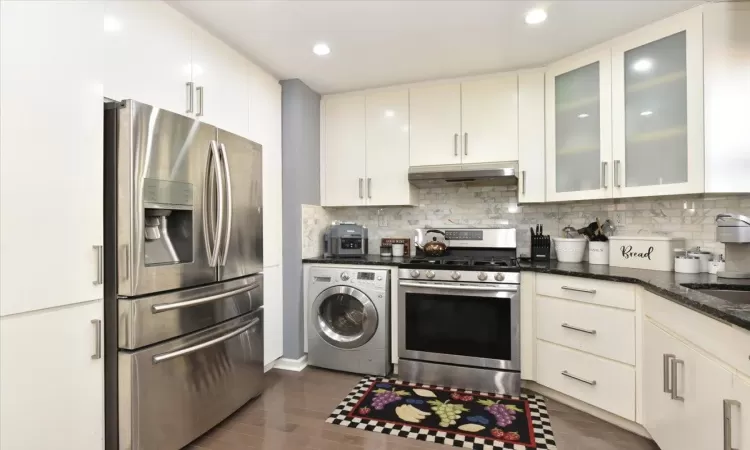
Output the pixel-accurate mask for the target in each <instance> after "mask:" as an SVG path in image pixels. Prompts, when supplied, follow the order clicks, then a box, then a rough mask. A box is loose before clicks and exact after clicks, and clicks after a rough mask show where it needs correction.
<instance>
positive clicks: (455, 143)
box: [453, 133, 458, 156]
mask: <svg viewBox="0 0 750 450" xmlns="http://www.w3.org/2000/svg"><path fill="white" fill-rule="evenodd" d="M453 156H458V133H455V134H454V135H453Z"/></svg>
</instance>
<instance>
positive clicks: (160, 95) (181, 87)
mask: <svg viewBox="0 0 750 450" xmlns="http://www.w3.org/2000/svg"><path fill="white" fill-rule="evenodd" d="M192 26H193V25H192V23H191V22H190V21H188V20H187V19H186V18H185V16H183V15H182V14H180V13H178V12H177V11H175V10H174V9H172V8H171V7H169V6H168V5H167V4H166V3H164V2H160V1H148V2H138V1H136V2H134V1H131V0H113V1H107V2H104V31H105V33H104V41H103V43H104V45H105V46H106V51H105V52H104V58H105V64H104V65H103V67H104V95H105V96H106V97H109V98H111V99H114V100H124V99H134V100H137V101H140V102H144V103H148V104H150V105H155V106H158V107H159V108H163V109H166V110H169V111H172V112H175V113H178V114H190V113H191V109H192V105H191V104H190V95H191V88H190V86H189V85H188V84H187V83H189V82H190V81H191V64H190V60H191V48H190V46H191V44H190V40H191V35H190V33H191V29H192Z"/></svg>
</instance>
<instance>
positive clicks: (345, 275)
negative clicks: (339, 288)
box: [341, 272, 349, 281]
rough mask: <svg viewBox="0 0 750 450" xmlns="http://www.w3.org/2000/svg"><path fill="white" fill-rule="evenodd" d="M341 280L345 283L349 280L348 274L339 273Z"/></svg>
mask: <svg viewBox="0 0 750 450" xmlns="http://www.w3.org/2000/svg"><path fill="white" fill-rule="evenodd" d="M341 279H342V280H344V281H346V280H348V279H349V274H348V273H346V272H341Z"/></svg>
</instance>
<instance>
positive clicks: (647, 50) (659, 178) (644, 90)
mask: <svg viewBox="0 0 750 450" xmlns="http://www.w3.org/2000/svg"><path fill="white" fill-rule="evenodd" d="M612 145H613V148H612V154H613V170H614V172H613V185H614V191H613V194H614V197H640V196H649V195H670V194H689V193H698V192H703V191H704V164H703V32H702V14H701V11H700V10H699V9H694V10H690V11H687V12H685V13H683V14H680V15H677V16H673V17H670V18H669V19H666V20H663V21H661V22H657V23H655V24H652V25H649V26H648V27H646V28H642V29H640V30H638V31H636V32H634V33H631V34H629V35H627V36H623V37H622V38H619V39H617V40H616V41H615V42H614V45H613V47H612Z"/></svg>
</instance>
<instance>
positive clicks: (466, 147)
mask: <svg viewBox="0 0 750 450" xmlns="http://www.w3.org/2000/svg"><path fill="white" fill-rule="evenodd" d="M468 154H469V133H464V155H468Z"/></svg>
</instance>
